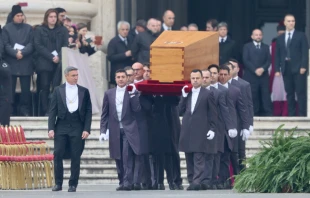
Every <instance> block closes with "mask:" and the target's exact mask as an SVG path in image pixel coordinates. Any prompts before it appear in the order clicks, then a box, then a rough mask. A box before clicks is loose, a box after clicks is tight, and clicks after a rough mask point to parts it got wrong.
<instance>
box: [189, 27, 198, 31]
mask: <svg viewBox="0 0 310 198" xmlns="http://www.w3.org/2000/svg"><path fill="white" fill-rule="evenodd" d="M188 31H198V29H197V28H196V27H195V26H189V27H188Z"/></svg>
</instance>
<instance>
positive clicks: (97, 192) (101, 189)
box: [0, 185, 309, 198]
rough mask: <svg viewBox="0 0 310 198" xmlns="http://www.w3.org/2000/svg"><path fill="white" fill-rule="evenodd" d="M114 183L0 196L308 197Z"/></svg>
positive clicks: (10, 192)
mask: <svg viewBox="0 0 310 198" xmlns="http://www.w3.org/2000/svg"><path fill="white" fill-rule="evenodd" d="M116 187H117V186H116V185H81V186H79V187H78V189H77V192H76V193H68V192H67V189H68V187H67V186H64V187H63V191H62V192H52V191H51V189H43V190H30V191H28V190H27V191H20V190H18V191H12V190H9V191H5V190H2V191H1V190H0V198H2V197H3V198H45V197H46V198H49V197H53V198H54V197H55V198H61V197H66V198H67V197H74V198H123V197H124V198H125V197H126V198H174V197H177V198H202V197H203V198H206V197H209V198H269V197H270V198H291V197H296V198H306V197H307V198H309V194H262V193H260V194H254V193H249V194H238V193H236V192H234V191H233V190H215V191H195V192H192V191H191V192H188V191H186V190H184V191H170V190H165V191H130V192H116V191H115V188H116Z"/></svg>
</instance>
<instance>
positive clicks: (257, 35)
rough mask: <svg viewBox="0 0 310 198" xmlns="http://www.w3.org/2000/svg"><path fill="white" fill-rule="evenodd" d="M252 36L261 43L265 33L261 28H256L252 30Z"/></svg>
mask: <svg viewBox="0 0 310 198" xmlns="http://www.w3.org/2000/svg"><path fill="white" fill-rule="evenodd" d="M251 38H252V39H253V41H256V42H258V43H260V42H261V41H262V39H263V33H262V31H260V30H254V31H253V32H252V36H251Z"/></svg>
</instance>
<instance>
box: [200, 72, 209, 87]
mask: <svg viewBox="0 0 310 198" xmlns="http://www.w3.org/2000/svg"><path fill="white" fill-rule="evenodd" d="M210 84H211V76H210V72H209V71H202V86H203V87H208V86H209V85H210Z"/></svg>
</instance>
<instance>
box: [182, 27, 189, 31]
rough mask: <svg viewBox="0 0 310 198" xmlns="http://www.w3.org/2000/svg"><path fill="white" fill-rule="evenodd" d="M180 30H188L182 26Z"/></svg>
mask: <svg viewBox="0 0 310 198" xmlns="http://www.w3.org/2000/svg"><path fill="white" fill-rule="evenodd" d="M180 30H181V31H188V28H187V27H186V26H182V27H181V29H180Z"/></svg>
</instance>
